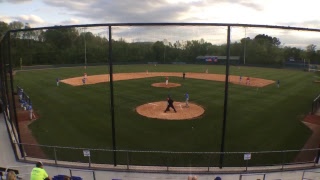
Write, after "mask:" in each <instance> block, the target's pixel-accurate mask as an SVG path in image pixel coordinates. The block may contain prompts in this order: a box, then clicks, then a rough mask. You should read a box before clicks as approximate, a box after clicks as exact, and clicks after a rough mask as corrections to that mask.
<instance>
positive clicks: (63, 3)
mask: <svg viewBox="0 0 320 180" xmlns="http://www.w3.org/2000/svg"><path fill="white" fill-rule="evenodd" d="M319 5H320V1H318V0H304V1H295V0H86V1H81V0H0V21H4V22H6V23H10V22H12V21H20V22H23V23H29V25H30V26H31V27H45V26H55V25H73V24H97V23H137V22H154V23H157V22H175V23H176V22H187V23H239V24H242V23H243V24H263V25H278V26H294V27H306V28H319V29H320V13H319V10H318V7H319ZM137 30H138V29H137ZM139 30H141V29H139ZM223 30H225V29H223ZM193 31H194V29H193ZM234 31H239V34H238V35H234V36H233V37H237V38H240V37H243V36H249V37H250V36H254V35H255V34H256V32H259V33H260V32H262V33H264V32H269V30H265V29H264V30H262V31H261V30H253V29H246V30H244V28H242V30H234ZM176 33H178V32H176ZM199 33H200V32H198V34H199ZM173 34H175V33H173ZM318 34H320V33H305V32H299V33H298V35H297V34H295V33H293V32H291V31H285V32H284V31H278V32H271V35H275V36H276V35H279V36H281V38H280V40H281V42H284V44H299V45H298V46H305V45H307V44H315V45H318V41H319V40H320V36H319V35H318ZM282 35H283V37H282ZM238 36H239V37H238ZM199 37H200V36H199ZM315 37H316V38H315ZM212 38H213V39H214V37H212ZM237 38H235V39H237ZM209 39H210V38H209ZM218 39H219V38H218ZM222 39H223V38H222ZM293 39H295V40H293ZM318 39H319V40H318ZM136 40H137V39H136ZM172 40H173V39H172ZM169 41H170V38H169ZM318 46H320V44H319V45H318Z"/></svg>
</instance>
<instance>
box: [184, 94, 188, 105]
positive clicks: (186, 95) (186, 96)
mask: <svg viewBox="0 0 320 180" xmlns="http://www.w3.org/2000/svg"><path fill="white" fill-rule="evenodd" d="M184 96H185V98H186V107H189V94H188V93H187V92H186V94H185V95H184Z"/></svg>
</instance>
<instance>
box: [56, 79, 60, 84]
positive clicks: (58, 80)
mask: <svg viewBox="0 0 320 180" xmlns="http://www.w3.org/2000/svg"><path fill="white" fill-rule="evenodd" d="M56 82H57V86H59V83H60V79H59V78H57V79H56Z"/></svg>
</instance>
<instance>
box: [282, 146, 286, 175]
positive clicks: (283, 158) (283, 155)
mask: <svg viewBox="0 0 320 180" xmlns="http://www.w3.org/2000/svg"><path fill="white" fill-rule="evenodd" d="M285 155H286V153H285V151H282V166H281V170H282V171H283V166H284V161H285Z"/></svg>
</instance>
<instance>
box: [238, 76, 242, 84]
mask: <svg viewBox="0 0 320 180" xmlns="http://www.w3.org/2000/svg"><path fill="white" fill-rule="evenodd" d="M241 81H242V76H241V75H240V76H239V84H240V83H241Z"/></svg>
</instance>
